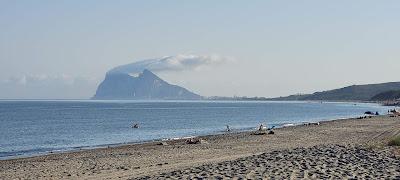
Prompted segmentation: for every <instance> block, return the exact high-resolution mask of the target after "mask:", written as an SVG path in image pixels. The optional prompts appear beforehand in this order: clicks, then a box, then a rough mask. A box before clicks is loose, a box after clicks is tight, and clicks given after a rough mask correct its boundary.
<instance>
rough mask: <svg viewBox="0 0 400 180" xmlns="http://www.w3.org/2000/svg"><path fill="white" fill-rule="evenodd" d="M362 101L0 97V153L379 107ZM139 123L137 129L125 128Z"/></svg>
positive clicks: (124, 140)
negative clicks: (2, 98)
mask: <svg viewBox="0 0 400 180" xmlns="http://www.w3.org/2000/svg"><path fill="white" fill-rule="evenodd" d="M387 109H388V107H383V106H379V105H377V104H365V103H357V104H354V103H317V102H226V101H225V102H209V101H198V102H193V101H189V102H188V101H161V102H155V101H151V102H139V101H0V158H1V159H7V158H12V157H16V156H30V155H37V154H42V153H48V152H50V151H53V152H55V151H66V150H74V149H79V148H93V147H99V146H106V145H113V144H122V143H132V142H143V141H151V140H155V139H165V138H177V137H187V136H198V135H205V134H217V133H222V132H224V130H225V127H226V125H229V126H230V127H231V128H232V129H234V130H236V131H243V130H249V129H253V128H255V127H256V126H257V125H259V124H260V123H264V124H267V125H268V126H272V125H275V126H280V125H283V124H286V123H294V124H298V123H303V122H312V121H323V120H331V119H337V118H348V117H355V116H360V115H362V114H363V113H364V112H365V111H367V110H368V111H374V112H375V111H378V112H380V113H385V112H386V111H387ZM133 123H139V125H140V128H139V129H133V128H131V126H132V124H133Z"/></svg>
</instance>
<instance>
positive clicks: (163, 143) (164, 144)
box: [157, 141, 169, 146]
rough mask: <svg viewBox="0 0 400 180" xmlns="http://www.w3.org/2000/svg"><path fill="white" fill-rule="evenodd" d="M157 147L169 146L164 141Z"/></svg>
mask: <svg viewBox="0 0 400 180" xmlns="http://www.w3.org/2000/svg"><path fill="white" fill-rule="evenodd" d="M157 145H160V146H168V145H169V144H168V143H167V142H165V141H161V142H159V143H158V144H157Z"/></svg>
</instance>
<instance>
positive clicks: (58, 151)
mask: <svg viewBox="0 0 400 180" xmlns="http://www.w3.org/2000/svg"><path fill="white" fill-rule="evenodd" d="M380 116H382V115H380ZM383 116H385V115H383ZM357 117H358V116H357ZM357 117H344V118H336V119H327V120H316V121H312V120H311V121H308V122H297V123H296V122H293V123H292V122H283V123H280V124H279V125H275V124H273V126H275V128H274V129H281V128H287V127H295V126H303V125H306V124H310V123H322V122H330V121H338V120H346V119H354V118H357ZM255 130H257V127H253V128H242V129H233V131H231V132H226V131H216V132H214V133H209V134H202V135H197V136H196V135H195V136H183V137H172V138H160V139H153V140H144V141H137V142H135V141H132V142H124V143H114V144H100V145H95V146H79V147H69V148H66V149H55V150H51V151H46V152H37V153H28V154H24V155H15V156H4V157H0V162H1V161H5V160H16V159H25V158H34V157H40V156H47V155H56V154H64V153H75V152H82V151H89V150H96V149H104V148H117V147H122V146H133V145H146V144H154V143H161V142H167V143H168V142H169V141H182V140H187V139H190V138H207V137H210V136H220V135H227V134H233V133H249V132H254V131H255Z"/></svg>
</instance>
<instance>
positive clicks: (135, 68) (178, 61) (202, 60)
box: [108, 54, 231, 74]
mask: <svg viewBox="0 0 400 180" xmlns="http://www.w3.org/2000/svg"><path fill="white" fill-rule="evenodd" d="M230 59H231V58H228V57H222V56H218V55H192V54H179V55H176V56H165V57H161V58H154V59H146V60H142V61H138V62H134V63H131V64H126V65H122V66H118V67H116V68H113V69H111V70H110V71H109V72H108V73H109V74H112V73H120V74H138V73H141V72H142V71H143V70H144V69H148V70H150V71H152V72H160V71H182V70H193V69H196V68H200V67H202V66H211V65H218V64H222V63H224V62H226V61H229V60H230Z"/></svg>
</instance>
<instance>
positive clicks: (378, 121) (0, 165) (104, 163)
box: [0, 116, 400, 179]
mask: <svg viewBox="0 0 400 180" xmlns="http://www.w3.org/2000/svg"><path fill="white" fill-rule="evenodd" d="M396 135H400V117H389V116H378V117H373V118H367V119H345V120H334V121H327V122H322V123H320V125H308V126H306V125H301V126H294V127H285V128H280V129H276V130H275V134H273V135H252V133H251V132H242V133H228V134H223V135H210V136H204V137H201V138H202V139H203V140H204V141H203V143H201V144H186V143H185V140H174V141H168V142H166V143H164V144H163V145H160V143H159V142H152V143H145V144H136V145H123V146H119V147H112V148H100V149H93V150H82V151H78V152H68V153H60V154H50V155H44V156H37V157H29V158H19V159H11V160H1V161H0V179H165V178H172V179H180V178H192V179H194V178H207V177H212V179H232V178H233V179H240V178H245V179H258V178H265V179H270V178H272V179H273V178H277V179H297V178H306V179H318V178H322V179H327V178H338V179H343V178H356V179H357V178H372V179H376V178H388V179H400V168H399V167H400V157H399V149H398V148H396V147H389V146H386V144H387V142H388V140H389V138H391V137H393V136H396Z"/></svg>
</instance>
